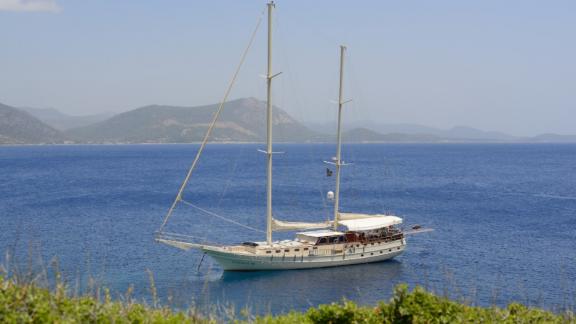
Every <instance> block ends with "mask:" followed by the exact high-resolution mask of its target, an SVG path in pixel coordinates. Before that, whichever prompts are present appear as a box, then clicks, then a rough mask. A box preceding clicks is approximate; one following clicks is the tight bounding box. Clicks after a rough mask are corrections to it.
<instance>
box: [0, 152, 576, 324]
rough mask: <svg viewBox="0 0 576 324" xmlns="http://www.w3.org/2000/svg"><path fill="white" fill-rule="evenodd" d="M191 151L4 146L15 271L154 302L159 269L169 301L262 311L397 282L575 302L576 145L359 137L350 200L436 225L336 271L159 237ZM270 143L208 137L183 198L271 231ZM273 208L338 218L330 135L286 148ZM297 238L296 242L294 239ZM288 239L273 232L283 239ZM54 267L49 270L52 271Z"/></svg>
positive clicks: (505, 299)
mask: <svg viewBox="0 0 576 324" xmlns="http://www.w3.org/2000/svg"><path fill="white" fill-rule="evenodd" d="M196 148H197V146H195V145H135V146H128V145H122V146H27V147H0V221H1V225H0V226H1V231H0V250H1V251H2V252H7V253H8V254H9V255H11V260H7V261H6V260H5V261H4V263H5V264H8V265H11V268H12V269H14V267H15V266H16V265H18V267H19V268H20V269H23V268H25V267H26V265H27V264H33V267H35V268H36V269H41V268H42V267H45V268H49V267H50V265H49V264H50V260H52V258H54V257H57V258H58V263H59V268H60V270H61V271H62V272H63V273H64V275H65V277H66V278H67V280H69V281H70V282H72V283H73V282H76V281H78V282H80V283H81V284H80V286H86V283H87V281H88V280H87V279H88V278H93V279H94V280H95V281H96V282H97V284H98V285H100V286H106V287H109V288H111V289H112V291H113V292H114V295H116V296H118V295H119V294H122V293H124V292H125V291H126V290H127V289H128V287H129V286H130V285H133V286H134V294H135V297H137V298H146V299H147V300H150V292H149V288H150V276H149V273H148V270H149V271H150V273H151V274H152V275H153V277H154V281H155V285H156V288H157V290H158V295H159V297H160V298H161V300H162V302H164V303H169V304H170V305H172V306H174V307H184V306H186V305H190V303H194V304H196V305H206V304H214V302H215V301H218V302H219V303H220V304H227V303H228V304H234V305H236V306H237V307H238V308H241V307H243V306H246V305H248V306H250V307H251V309H252V311H253V312H257V313H261V312H267V311H272V312H275V313H277V312H283V311H287V310H289V309H298V310H302V309H306V308H308V307H309V306H314V305H318V304H321V303H329V302H333V301H339V300H342V299H343V298H347V299H350V300H354V301H358V302H359V303H362V304H374V303H376V302H377V301H379V300H383V299H384V300H387V299H388V298H390V296H391V293H392V289H393V287H394V286H395V285H397V284H398V283H403V282H405V283H408V284H409V285H410V286H414V285H422V286H425V287H428V288H429V289H433V290H435V291H436V292H438V293H440V294H444V293H447V294H449V295H451V296H452V297H454V298H465V299H467V300H468V301H469V302H471V303H473V304H479V305H490V304H498V305H505V304H507V303H509V302H511V301H520V302H523V303H527V304H530V305H538V306H542V307H546V308H549V309H559V308H563V307H571V308H574V303H575V301H576V297H575V296H576V145H552V144H546V145H544V144H542V145H503V144H502V145H484V144H475V145H464V144H462V145H456V144H451V145H416V144H414V145H348V146H345V147H344V159H345V160H346V161H347V162H351V163H353V164H351V165H349V166H347V167H345V168H344V173H343V179H342V210H343V211H350V212H366V213H378V212H394V213H396V214H398V215H399V216H402V217H404V219H405V223H406V224H407V225H410V224H421V225H424V226H427V227H432V228H434V229H435V231H434V232H432V233H427V234H421V235H417V236H413V237H410V238H409V239H408V249H407V250H406V252H405V253H404V254H403V255H401V256H399V257H397V258H396V259H394V260H392V261H387V262H382V263H375V264H367V265H357V266H347V267H338V268H327V269H315V270H298V271H278V272H252V273H238V272H236V273H234V272H230V273H223V271H222V270H221V269H220V268H219V267H218V265H217V264H216V263H214V262H212V261H211V260H210V259H209V258H206V259H205V260H204V261H203V262H202V263H201V264H200V259H201V253H199V252H196V251H188V252H186V251H180V250H177V249H175V248H171V247H167V246H164V245H159V244H157V243H154V241H153V234H154V232H155V231H156V230H157V229H158V227H159V226H160V224H161V221H162V217H163V216H164V214H165V213H166V211H167V209H168V207H169V205H170V204H171V203H172V200H173V199H174V196H175V193H176V191H177V189H178V187H179V185H180V183H181V181H182V180H183V178H184V175H185V173H186V170H187V168H188V166H189V164H190V162H191V160H192V158H193V156H194V154H195V150H196ZM258 148H260V145H213V146H210V147H209V148H208V150H207V152H206V154H205V156H204V157H203V159H202V160H201V164H200V167H199V169H198V170H197V173H195V174H194V175H193V177H192V181H191V183H190V185H189V187H188V189H187V191H186V195H185V197H186V199H187V200H189V201H191V202H193V203H194V204H197V205H198V206H200V207H202V208H205V209H207V210H210V211H211V212H214V213H217V214H219V215H224V216H226V217H229V218H231V219H234V220H236V221H239V222H241V223H243V224H246V225H248V226H251V227H254V228H257V229H264V228H265V216H264V211H265V209H264V207H265V171H264V164H265V156H264V155H262V154H261V153H259V152H257V149H258ZM275 150H278V151H284V152H285V154H278V155H275V156H274V157H275V164H274V213H275V215H276V217H277V218H280V219H285V220H325V219H327V218H328V217H330V215H331V210H330V208H329V206H328V205H329V203H328V202H327V201H325V199H324V197H325V195H326V192H327V191H329V190H333V185H334V177H326V166H327V165H326V164H324V163H323V162H322V160H328V159H330V158H331V156H332V155H333V151H334V147H333V145H278V146H276V148H275ZM167 230H169V231H172V232H178V233H184V234H191V235H193V236H194V237H196V238H197V239H198V240H199V241H213V242H219V243H235V242H242V241H247V240H256V241H257V240H263V239H264V234H262V233H259V232H253V231H250V230H248V229H245V228H241V227H238V226H235V225H232V224H228V223H225V222H223V221H221V220H219V219H217V218H214V217H212V216H209V215H206V214H203V213H201V212H198V211H197V210H194V209H192V208H190V207H187V206H180V207H178V209H177V211H176V213H175V214H174V216H173V218H172V219H171V220H170V221H169V223H168V226H167ZM287 235H288V236H287ZM289 236H290V234H278V235H276V237H277V238H285V237H289ZM42 262H43V265H42Z"/></svg>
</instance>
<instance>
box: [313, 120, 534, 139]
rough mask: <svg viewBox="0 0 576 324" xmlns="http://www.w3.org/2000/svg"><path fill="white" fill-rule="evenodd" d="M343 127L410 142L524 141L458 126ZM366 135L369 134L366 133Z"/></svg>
mask: <svg viewBox="0 0 576 324" xmlns="http://www.w3.org/2000/svg"><path fill="white" fill-rule="evenodd" d="M307 125H308V126H309V127H312V128H313V129H315V130H319V131H321V132H324V133H328V134H335V133H336V127H335V125H332V124H325V123H310V124H307ZM343 127H344V130H345V131H347V130H354V129H365V130H370V131H372V132H375V133H379V134H396V135H397V136H392V137H389V138H390V139H393V138H394V137H398V138H399V139H400V138H403V137H408V138H411V139H410V140H408V141H424V142H429V141H448V142H478V141H488V142H510V141H520V140H523V138H520V137H515V136H512V135H508V134H505V133H501V132H493V131H484V130H480V129H476V128H472V127H466V126H456V127H453V128H450V129H439V128H434V127H429V126H423V125H418V124H407V123H404V124H385V123H377V122H373V121H365V122H351V123H344V126H343ZM366 135H368V134H367V133H366ZM400 135H401V136H400ZM410 135H414V136H410ZM368 136H371V137H373V136H375V135H374V134H371V135H368ZM401 141H403V140H401Z"/></svg>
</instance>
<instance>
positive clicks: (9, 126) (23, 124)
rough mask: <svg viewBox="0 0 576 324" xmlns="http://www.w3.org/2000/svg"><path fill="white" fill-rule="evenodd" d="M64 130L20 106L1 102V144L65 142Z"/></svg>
mask: <svg viewBox="0 0 576 324" xmlns="http://www.w3.org/2000/svg"><path fill="white" fill-rule="evenodd" d="M64 140H65V136H64V134H62V132H60V131H58V130H56V129H54V128H52V127H50V126H48V125H46V124H45V123H43V122H41V121H40V120H38V119H37V118H35V117H33V116H31V115H30V114H28V113H27V112H25V111H22V110H20V109H18V108H14V107H11V106H7V105H4V104H1V103H0V144H53V143H63V142H64Z"/></svg>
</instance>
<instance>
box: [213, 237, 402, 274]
mask: <svg viewBox="0 0 576 324" xmlns="http://www.w3.org/2000/svg"><path fill="white" fill-rule="evenodd" d="M405 248H406V242H405V240H399V241H394V242H390V243H381V244H377V245H374V246H372V245H365V246H362V247H360V248H355V249H352V250H346V251H344V253H339V254H334V255H290V256H285V255H282V256H274V255H256V254H250V253H238V252H233V251H229V250H227V249H226V247H212V246H203V247H202V250H203V251H204V252H205V253H206V254H208V255H209V256H211V257H212V258H213V259H214V260H216V261H217V262H218V263H219V264H220V265H221V266H222V268H223V269H224V270H225V271H257V270H293V269H312V268H325V267H335V266H343V265H353V264H363V263H371V262H380V261H384V260H388V259H391V258H394V257H395V256H397V255H400V254H402V252H404V249H405ZM347 252H351V253H347Z"/></svg>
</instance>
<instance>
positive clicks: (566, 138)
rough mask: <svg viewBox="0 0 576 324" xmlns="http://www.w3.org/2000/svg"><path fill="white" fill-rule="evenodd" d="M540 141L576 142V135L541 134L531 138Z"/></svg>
mask: <svg viewBox="0 0 576 324" xmlns="http://www.w3.org/2000/svg"><path fill="white" fill-rule="evenodd" d="M531 141H532V142H539V143H576V135H558V134H541V135H538V136H534V137H532V138H531Z"/></svg>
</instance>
